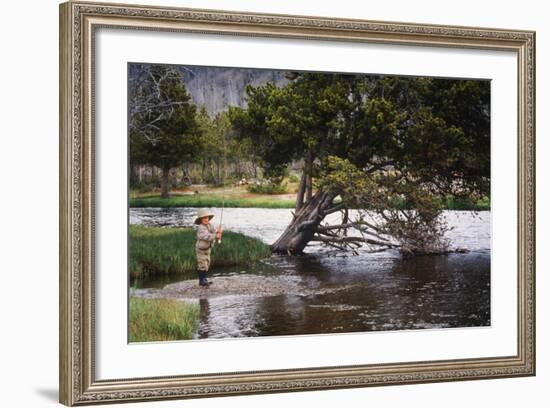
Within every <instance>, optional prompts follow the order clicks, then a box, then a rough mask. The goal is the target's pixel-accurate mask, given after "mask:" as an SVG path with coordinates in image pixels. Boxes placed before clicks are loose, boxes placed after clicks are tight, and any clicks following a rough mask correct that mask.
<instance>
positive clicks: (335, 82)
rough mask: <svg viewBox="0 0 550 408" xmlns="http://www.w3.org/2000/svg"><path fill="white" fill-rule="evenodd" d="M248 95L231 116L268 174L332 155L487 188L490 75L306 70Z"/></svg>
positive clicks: (435, 182)
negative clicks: (453, 76)
mask: <svg viewBox="0 0 550 408" xmlns="http://www.w3.org/2000/svg"><path fill="white" fill-rule="evenodd" d="M247 98H248V105H247V108H246V109H240V108H232V109H230V111H229V117H230V119H231V123H232V125H233V128H234V129H235V131H236V132H237V134H238V135H239V137H240V138H242V139H243V140H250V141H252V144H253V146H254V148H255V149H256V154H257V155H258V156H259V157H260V159H261V163H262V165H263V167H264V169H265V170H266V172H267V173H268V174H277V173H278V172H280V171H281V169H283V168H285V167H286V166H287V165H288V164H289V163H291V162H292V161H294V160H300V159H303V160H305V162H306V164H307V163H310V164H312V163H315V162H319V161H320V162H323V161H324V160H325V159H326V158H327V157H328V156H330V155H334V156H338V157H341V158H345V159H348V160H349V161H350V162H351V163H353V164H354V165H355V166H357V167H358V168H361V169H366V170H367V171H370V172H374V171H378V170H381V169H388V168H392V169H396V170H398V171H400V172H403V173H407V174H408V175H409V176H410V177H412V178H415V179H421V180H422V182H424V183H429V184H431V188H437V189H439V190H440V191H446V192H447V193H449V194H452V195H459V194H461V193H464V192H472V191H478V192H481V193H484V194H488V192H489V189H488V187H489V177H490V161H489V154H490V151H489V150H490V149H489V142H490V126H489V124H490V122H489V121H490V117H489V112H490V106H489V101H490V83H489V82H488V81H477V80H443V79H435V78H422V77H420V78H412V77H408V78H406V77H372V76H366V75H343V74H313V73H304V74H299V75H298V77H297V79H295V80H294V81H292V82H291V83H289V84H288V85H286V86H285V87H283V88H277V87H275V86H274V85H273V84H271V83H268V84H266V85H263V86H258V87H252V86H248V87H247ZM305 171H306V172H309V173H310V174H313V175H314V173H315V171H316V170H315V168H314V166H311V167H308V166H306V168H305Z"/></svg>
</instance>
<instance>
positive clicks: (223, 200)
mask: <svg viewBox="0 0 550 408" xmlns="http://www.w3.org/2000/svg"><path fill="white" fill-rule="evenodd" d="M224 208H225V190H224V192H223V195H222V213H221V215H220V225H219V226H218V229H220V228H221V227H222V221H223V209H224ZM221 243H222V239H221V238H220V239H218V244H221Z"/></svg>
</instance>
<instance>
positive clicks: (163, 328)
mask: <svg viewBox="0 0 550 408" xmlns="http://www.w3.org/2000/svg"><path fill="white" fill-rule="evenodd" d="M198 325H199V306H198V305H196V304H191V303H184V302H182V301H177V300H170V299H143V298H137V297H133V296H132V297H130V324H129V334H130V342H144V341H166V340H189V339H192V338H193V335H194V333H195V331H196V330H197V328H198Z"/></svg>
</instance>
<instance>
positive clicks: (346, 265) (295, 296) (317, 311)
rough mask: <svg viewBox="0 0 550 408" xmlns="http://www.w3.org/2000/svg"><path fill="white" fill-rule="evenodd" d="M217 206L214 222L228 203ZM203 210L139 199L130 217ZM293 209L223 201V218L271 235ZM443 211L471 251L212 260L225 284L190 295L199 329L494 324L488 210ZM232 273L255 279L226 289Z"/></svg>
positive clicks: (189, 218)
mask: <svg viewBox="0 0 550 408" xmlns="http://www.w3.org/2000/svg"><path fill="white" fill-rule="evenodd" d="M212 210H213V211H214V213H215V214H216V218H214V220H213V223H214V225H216V226H217V221H219V218H220V215H221V209H219V208H214V209H212ZM196 211H197V210H196V209H195V208H173V209H160V208H132V209H131V210H130V223H131V224H142V225H148V226H163V227H174V226H191V225H192V223H193V220H194V218H195V215H196ZM352 216H353V214H352ZM291 217H292V215H291V213H290V210H288V209H264V208H226V209H224V212H223V227H224V229H226V230H232V231H237V232H242V233H244V234H247V235H250V236H254V237H257V238H259V239H261V240H263V241H264V242H266V243H272V242H273V241H275V240H276V239H277V238H278V236H279V235H280V233H281V232H282V231H283V230H284V228H285V227H286V225H287V224H288V223H289V221H290V219H291ZM444 217H445V219H446V221H447V223H448V225H449V226H450V227H452V230H451V231H449V232H448V238H449V239H450V240H451V242H452V246H453V247H460V248H465V249H467V250H468V252H467V253H450V254H447V255H429V256H416V257H411V258H403V257H401V256H400V254H399V253H398V252H397V251H395V250H385V251H382V252H374V253H372V252H368V251H366V250H362V251H360V252H359V255H356V256H341V255H339V256H329V255H327V254H326V252H325V251H324V250H323V249H321V248H318V247H312V248H308V249H307V250H308V254H307V255H305V256H300V257H285V256H282V257H281V256H272V257H270V258H268V259H265V260H262V261H260V262H256V263H254V264H252V265H248V266H241V267H233V268H224V269H218V270H213V271H212V274H211V276H212V280H213V282H214V284H213V285H212V289H214V288H215V286H216V283H218V284H219V285H218V289H217V290H216V289H214V290H212V289H211V292H210V294H205V295H200V296H196V297H195V298H194V299H187V300H192V301H195V302H199V305H200V310H201V323H200V327H199V331H198V334H197V337H198V338H224V337H249V336H275V335H298V334H317V333H343V332H358V331H377V330H403V329H429V328H457V327H477V326H488V325H490V324H491V320H490V303H491V302H490V298H491V296H490V294H491V290H490V281H491V280H490V275H491V268H490V247H491V214H490V212H488V211H487V212H479V213H473V212H468V211H447V212H445V213H444ZM235 278H238V279H240V280H242V281H243V282H245V283H246V284H248V286H246V285H245V286H246V287H245V289H243V291H241V292H240V293H234V292H231V291H224V290H223V289H224V287H225V285H226V283H227V282H228V281H229V280H230V279H235ZM177 281H178V278H177V277H174V278H172V280H170V281H166V280H156V281H148V282H141V283H140V285H139V286H138V289H137V291H136V293H138V294H140V295H151V296H154V294H155V293H156V291H159V290H160V289H161V288H166V290H167V291H170V290H171V289H173V290H174V291H175V292H174V293H176V292H177V288H178V285H181V284H185V282H177ZM187 283H188V284H190V282H187ZM262 285H263V287H262ZM268 286H270V287H273V288H278V289H279V290H274V291H270V290H269V287H268ZM159 293H160V292H159Z"/></svg>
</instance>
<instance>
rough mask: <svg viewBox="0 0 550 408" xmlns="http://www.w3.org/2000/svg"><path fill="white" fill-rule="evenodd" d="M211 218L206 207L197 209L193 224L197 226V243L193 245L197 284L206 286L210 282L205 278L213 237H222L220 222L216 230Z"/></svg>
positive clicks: (219, 239)
mask: <svg viewBox="0 0 550 408" xmlns="http://www.w3.org/2000/svg"><path fill="white" fill-rule="evenodd" d="M212 218H214V214H213V213H211V212H210V211H208V210H207V209H206V208H201V209H199V211H198V213H197V218H195V224H197V225H198V226H199V227H198V228H197V243H196V245H195V251H196V254H197V273H198V275H199V285H200V286H204V287H206V288H208V287H209V286H210V285H211V283H212V282H209V281H208V279H207V278H206V273H207V272H208V268H209V267H210V250H211V248H212V244H213V243H214V240H215V239H216V240H217V241H218V242H220V241H221V239H222V227H221V223H220V226H219V227H218V229H217V230H216V229H215V227H214V226H213V225H212V224H211V223H210V220H211V219H212Z"/></svg>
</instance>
